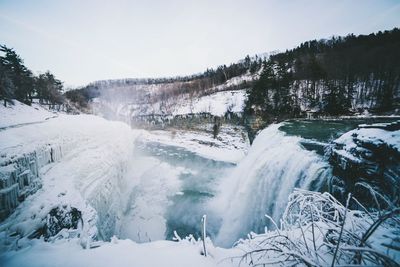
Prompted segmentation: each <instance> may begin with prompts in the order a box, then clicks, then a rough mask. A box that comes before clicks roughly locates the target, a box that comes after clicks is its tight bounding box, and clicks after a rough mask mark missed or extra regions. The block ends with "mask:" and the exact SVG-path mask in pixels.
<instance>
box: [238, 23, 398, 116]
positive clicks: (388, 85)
mask: <svg viewBox="0 0 400 267" xmlns="http://www.w3.org/2000/svg"><path fill="white" fill-rule="evenodd" d="M398 62H400V30H399V29H397V28H395V29H393V30H390V31H384V32H378V33H376V34H374V33H372V34H369V35H360V36H354V35H352V34H351V35H348V36H346V37H332V38H330V39H327V40H326V39H323V40H318V41H317V40H313V41H307V42H304V43H302V44H300V45H299V46H298V47H296V48H294V49H292V50H287V51H286V52H283V53H277V54H275V55H271V56H270V58H269V59H268V60H267V61H265V62H264V63H263V70H262V73H261V75H260V79H259V80H258V81H257V82H256V83H255V84H254V86H253V87H251V88H249V89H248V100H247V103H246V108H245V112H246V114H255V115H258V116H261V117H264V118H265V119H267V120H268V119H271V118H272V117H296V116H300V115H301V114H302V112H303V111H312V112H314V113H317V114H322V115H333V116H337V115H347V114H352V113H354V112H357V111H360V110H361V111H362V110H367V111H369V112H374V113H383V112H392V111H394V110H395V109H396V108H399V97H400V95H399V90H400V65H399V64H398Z"/></svg>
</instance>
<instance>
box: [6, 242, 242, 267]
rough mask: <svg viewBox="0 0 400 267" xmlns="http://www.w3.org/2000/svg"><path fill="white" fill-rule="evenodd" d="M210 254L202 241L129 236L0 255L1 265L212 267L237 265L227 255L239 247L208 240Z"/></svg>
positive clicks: (38, 246) (47, 245)
mask: <svg viewBox="0 0 400 267" xmlns="http://www.w3.org/2000/svg"><path fill="white" fill-rule="evenodd" d="M208 248H209V253H210V255H209V257H204V256H202V255H201V249H202V247H201V243H200V242H189V241H185V240H183V241H180V242H172V241H156V242H151V243H145V244H137V243H135V242H133V241H131V240H129V239H128V240H118V239H116V238H114V239H113V240H112V242H109V243H104V244H102V245H101V246H100V247H99V248H96V249H90V250H84V249H82V247H81V246H80V245H79V244H78V241H77V240H70V241H62V242H58V243H44V242H40V241H39V242H37V244H36V245H34V246H33V247H31V248H29V249H26V250H20V251H16V252H11V253H8V254H6V255H3V256H0V262H2V263H3V264H4V266H8V267H13V266H31V267H35V266H41V267H46V266H49V267H52V266H59V267H63V266H65V267H70V266H75V267H79V266H85V267H90V266H96V267H102V266H104V267H109V266H121V267H122V266H138V267H147V266H148V267H155V266H174V267H179V266H182V267H187V266H192V267H211V266H219V267H225V266H237V264H238V261H239V259H236V260H234V262H235V263H233V262H232V260H231V259H229V258H226V257H229V256H230V255H232V256H237V255H240V251H238V250H231V251H227V250H224V249H220V248H214V247H213V246H212V245H211V244H208Z"/></svg>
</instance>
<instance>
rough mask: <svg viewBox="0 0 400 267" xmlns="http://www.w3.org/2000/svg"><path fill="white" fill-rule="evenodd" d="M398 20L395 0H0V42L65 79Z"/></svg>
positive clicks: (164, 70)
mask: <svg viewBox="0 0 400 267" xmlns="http://www.w3.org/2000/svg"><path fill="white" fill-rule="evenodd" d="M399 26H400V1H399V0H358V1H357V0H348V1H341V0H334V1H332V0H327V1H323V0H302V1H300V0H288V1H283V0H276V1H274V0H271V1H269V0H245V1H235V0H230V1H228V0H227V1H218V0H202V1H200V0H198V1H192V0H182V1H180V0H172V1H167V0H144V1H133V0H132V1H123V0H121V1H111V0H110V1H100V0H96V1H88V0H65V1H58V0H43V1H40V0H26V1H25V0H18V1H16V0H0V44H5V45H7V46H9V47H13V48H15V50H16V51H17V53H19V54H20V55H21V56H22V58H23V59H24V60H25V65H26V66H27V67H28V68H30V69H32V70H33V71H34V72H35V73H40V72H44V71H46V70H50V71H51V72H53V73H54V74H55V75H56V76H57V77H58V78H59V79H61V80H62V81H64V82H65V84H66V85H67V86H68V85H74V86H75V85H84V84H86V83H89V82H91V81H94V80H100V79H111V78H126V77H159V76H175V75H186V74H192V73H198V72H202V71H204V70H205V69H206V68H207V67H215V66H217V65H221V64H229V63H231V62H235V61H237V60H239V59H241V58H243V57H245V56H246V55H247V54H249V55H254V54H256V53H264V52H269V51H274V50H285V49H287V48H293V47H294V46H296V45H298V44H299V43H301V42H303V41H306V40H309V39H320V38H328V37H330V36H332V35H347V34H348V33H355V34H360V33H363V34H366V33H371V32H376V31H379V30H387V29H392V28H394V27H399Z"/></svg>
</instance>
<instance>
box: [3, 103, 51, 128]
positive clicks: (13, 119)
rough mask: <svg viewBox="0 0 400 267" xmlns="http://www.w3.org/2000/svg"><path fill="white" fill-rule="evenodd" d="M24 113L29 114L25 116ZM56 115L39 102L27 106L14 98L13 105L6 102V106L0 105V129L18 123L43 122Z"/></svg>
mask: <svg viewBox="0 0 400 267" xmlns="http://www.w3.org/2000/svg"><path fill="white" fill-rule="evenodd" d="M26 114H29V116H26ZM56 116H57V114H56V113H53V112H51V111H49V110H47V109H45V108H43V107H42V106H40V105H39V104H35V103H33V104H32V106H27V105H25V104H23V103H21V102H19V101H17V100H14V105H10V104H7V107H5V106H4V105H0V130H1V129H2V128H6V127H12V126H16V125H20V124H27V123H35V122H43V121H45V120H48V119H50V118H53V117H56Z"/></svg>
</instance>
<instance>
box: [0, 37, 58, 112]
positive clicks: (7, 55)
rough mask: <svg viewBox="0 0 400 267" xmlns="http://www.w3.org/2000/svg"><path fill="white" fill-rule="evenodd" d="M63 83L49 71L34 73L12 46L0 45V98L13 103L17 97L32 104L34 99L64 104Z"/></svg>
mask: <svg viewBox="0 0 400 267" xmlns="http://www.w3.org/2000/svg"><path fill="white" fill-rule="evenodd" d="M62 90H63V85H62V82H61V81H60V80H58V79H56V78H55V76H54V75H53V74H51V73H50V72H49V71H47V72H46V73H43V74H39V75H37V76H35V75H33V73H32V71H31V70H29V69H28V68H27V67H26V66H25V65H24V62H23V60H22V58H21V57H20V56H19V55H18V54H17V53H16V52H15V51H14V49H12V48H8V47H6V46H5V45H1V46H0V99H2V100H3V101H4V102H3V103H4V106H6V105H7V103H12V99H17V100H18V101H21V102H23V103H25V104H28V105H30V104H31V103H32V101H33V99H38V100H39V102H40V103H42V104H53V105H54V104H62V103H63V96H62Z"/></svg>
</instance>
